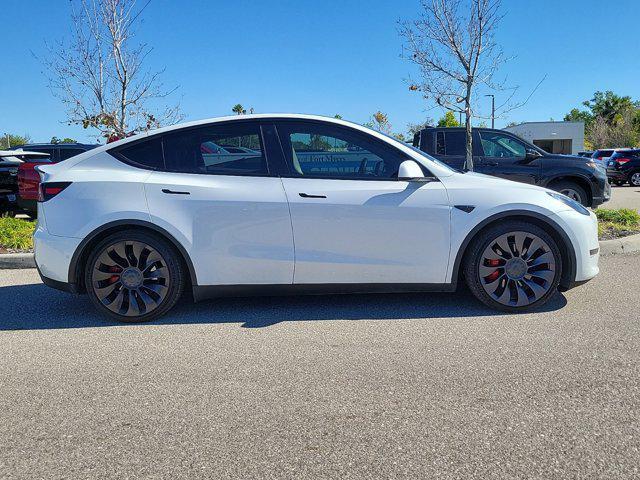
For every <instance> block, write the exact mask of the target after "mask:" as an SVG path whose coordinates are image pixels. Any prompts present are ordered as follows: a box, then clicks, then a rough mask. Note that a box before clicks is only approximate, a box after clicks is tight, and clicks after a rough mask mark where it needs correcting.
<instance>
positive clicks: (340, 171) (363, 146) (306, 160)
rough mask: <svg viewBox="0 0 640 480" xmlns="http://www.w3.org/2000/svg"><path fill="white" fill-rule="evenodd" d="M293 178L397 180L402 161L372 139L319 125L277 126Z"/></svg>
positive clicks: (395, 154)
mask: <svg viewBox="0 0 640 480" xmlns="http://www.w3.org/2000/svg"><path fill="white" fill-rule="evenodd" d="M278 129H279V130H280V134H281V137H282V143H283V147H284V149H285V153H286V154H287V157H288V160H289V163H290V165H291V167H292V170H293V173H294V175H297V176H304V177H323V178H343V179H349V178H352V179H376V178H389V179H390V178H397V176H398V168H399V166H400V163H401V162H402V160H403V159H404V158H403V157H402V156H401V155H400V153H399V152H397V151H394V150H393V149H392V148H390V147H386V146H385V145H383V144H382V143H381V142H377V141H376V140H375V139H374V138H367V137H366V136H365V135H362V134H359V133H358V132H355V131H351V130H349V129H346V128H340V127H333V126H326V125H319V124H312V123H309V124H304V123H300V124H297V123H296V124H291V125H290V124H284V125H281V126H279V127H278Z"/></svg>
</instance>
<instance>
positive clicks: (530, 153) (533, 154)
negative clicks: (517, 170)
mask: <svg viewBox="0 0 640 480" xmlns="http://www.w3.org/2000/svg"><path fill="white" fill-rule="evenodd" d="M541 156H542V154H541V153H540V152H539V151H537V150H534V149H533V148H527V153H525V158H526V159H527V160H529V161H533V160H535V159H536V158H540V157H541Z"/></svg>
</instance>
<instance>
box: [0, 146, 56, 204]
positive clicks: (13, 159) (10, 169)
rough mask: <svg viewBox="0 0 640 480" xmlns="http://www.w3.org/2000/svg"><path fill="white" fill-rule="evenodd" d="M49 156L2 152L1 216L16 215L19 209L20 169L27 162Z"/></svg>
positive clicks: (12, 151)
mask: <svg viewBox="0 0 640 480" xmlns="http://www.w3.org/2000/svg"><path fill="white" fill-rule="evenodd" d="M46 157H47V154H45V153H39V152H24V151H15V150H0V215H14V214H15V213H17V212H18V211H19V210H20V208H19V207H18V203H17V201H18V198H17V197H18V183H17V181H16V179H17V176H18V170H19V168H20V167H21V166H22V165H23V164H24V162H25V161H26V160H30V159H35V158H46Z"/></svg>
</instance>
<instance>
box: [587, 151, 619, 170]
mask: <svg viewBox="0 0 640 480" xmlns="http://www.w3.org/2000/svg"><path fill="white" fill-rule="evenodd" d="M618 150H627V149H624V148H601V149H598V150H596V151H595V152H593V154H592V155H591V158H593V159H595V160H600V161H601V162H603V163H604V165H605V166H606V165H607V161H608V160H609V158H610V157H611V155H613V154H614V153H615V152H616V151H618Z"/></svg>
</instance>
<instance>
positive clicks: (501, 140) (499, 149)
mask: <svg viewBox="0 0 640 480" xmlns="http://www.w3.org/2000/svg"><path fill="white" fill-rule="evenodd" d="M480 141H481V142H482V149H483V150H484V154H485V156H487V157H497V158H515V157H525V156H526V148H525V146H524V144H522V143H521V142H519V141H517V140H516V139H514V138H513V137H510V136H508V135H504V134H502V133H494V132H480Z"/></svg>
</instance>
